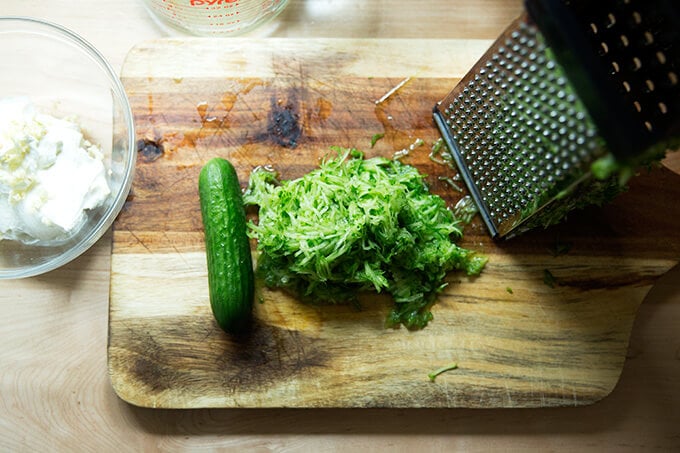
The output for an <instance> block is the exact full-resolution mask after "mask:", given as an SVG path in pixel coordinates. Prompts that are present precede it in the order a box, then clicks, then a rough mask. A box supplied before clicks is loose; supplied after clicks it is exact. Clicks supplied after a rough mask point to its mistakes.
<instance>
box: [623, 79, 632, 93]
mask: <svg viewBox="0 0 680 453" xmlns="http://www.w3.org/2000/svg"><path fill="white" fill-rule="evenodd" d="M622 85H623V89H624V90H626V93H630V83H628V81H627V80H624V81H623V82H622Z"/></svg>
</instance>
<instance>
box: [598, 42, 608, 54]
mask: <svg viewBox="0 0 680 453" xmlns="http://www.w3.org/2000/svg"><path fill="white" fill-rule="evenodd" d="M600 52H601V54H602V55H607V54H608V53H609V46H608V45H607V43H606V42H604V41H602V42H600Z"/></svg>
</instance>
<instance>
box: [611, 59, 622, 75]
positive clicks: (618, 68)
mask: <svg viewBox="0 0 680 453" xmlns="http://www.w3.org/2000/svg"><path fill="white" fill-rule="evenodd" d="M612 69H613V70H614V72H615V73H617V72H619V71H620V70H621V67H620V66H619V64H618V63H617V62H616V61H612Z"/></svg>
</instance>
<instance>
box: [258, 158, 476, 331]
mask: <svg viewBox="0 0 680 453" xmlns="http://www.w3.org/2000/svg"><path fill="white" fill-rule="evenodd" d="M333 150H334V151H335V152H336V154H333V155H332V156H331V157H329V158H327V159H325V160H324V161H323V162H322V163H321V165H320V167H319V168H318V169H315V170H313V171H311V172H309V173H308V174H306V175H304V176H303V177H301V178H298V179H295V180H283V181H281V180H279V178H278V175H277V174H276V172H274V171H273V170H271V169H265V168H260V169H256V170H255V171H253V172H252V173H251V176H250V180H249V184H248V189H247V190H246V192H245V194H244V203H245V204H246V205H255V206H258V207H259V215H258V220H257V222H255V221H251V222H250V224H249V235H250V237H252V238H255V239H257V244H258V245H257V247H258V250H259V252H260V256H259V258H258V269H257V272H258V275H260V276H262V277H263V278H264V282H265V284H266V285H267V286H270V287H282V288H287V289H290V290H293V291H294V292H296V293H297V294H299V295H300V296H301V297H302V298H303V299H304V300H307V301H316V302H323V303H329V302H330V303H343V302H356V296H357V295H358V293H359V292H361V291H367V290H372V291H376V292H383V291H385V292H387V293H389V294H391V295H392V297H393V299H394V307H393V309H392V311H391V313H390V314H389V316H388V318H387V320H386V325H387V326H389V327H398V326H399V325H404V326H406V327H407V328H409V329H420V328H423V327H425V326H426V325H427V323H428V322H429V321H430V320H431V319H432V318H433V316H432V313H431V311H430V308H431V306H432V305H433V303H434V302H435V299H436V295H437V293H439V292H440V291H441V290H442V289H443V288H444V287H445V286H446V283H445V277H446V275H447V273H448V272H449V271H451V270H454V269H456V270H460V271H463V272H465V273H467V274H468V275H477V274H479V273H480V272H481V271H482V268H483V267H484V265H485V263H486V261H487V258H486V257H484V256H482V255H479V254H477V253H475V252H473V251H470V250H467V249H464V248H462V247H460V246H458V245H457V244H456V243H455V241H457V240H459V239H460V238H461V236H462V229H461V228H462V222H461V221H460V220H458V219H456V218H455V217H454V214H453V212H452V211H451V210H449V209H448V208H447V206H446V203H445V201H444V200H443V199H442V198H441V197H439V196H437V195H434V194H431V193H430V192H429V190H428V187H427V184H426V183H425V180H424V176H423V175H421V174H420V173H419V172H418V170H417V169H416V168H415V167H413V166H410V165H407V164H404V163H402V162H400V161H399V160H395V159H386V158H380V157H374V158H371V159H364V157H363V154H362V153H361V152H359V151H357V150H356V149H342V148H333Z"/></svg>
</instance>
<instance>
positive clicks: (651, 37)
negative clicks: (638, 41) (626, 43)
mask: <svg viewBox="0 0 680 453" xmlns="http://www.w3.org/2000/svg"><path fill="white" fill-rule="evenodd" d="M644 36H645V44H647V45H651V44H654V35H653V34H652V32H650V31H646V32H645V34H644Z"/></svg>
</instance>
